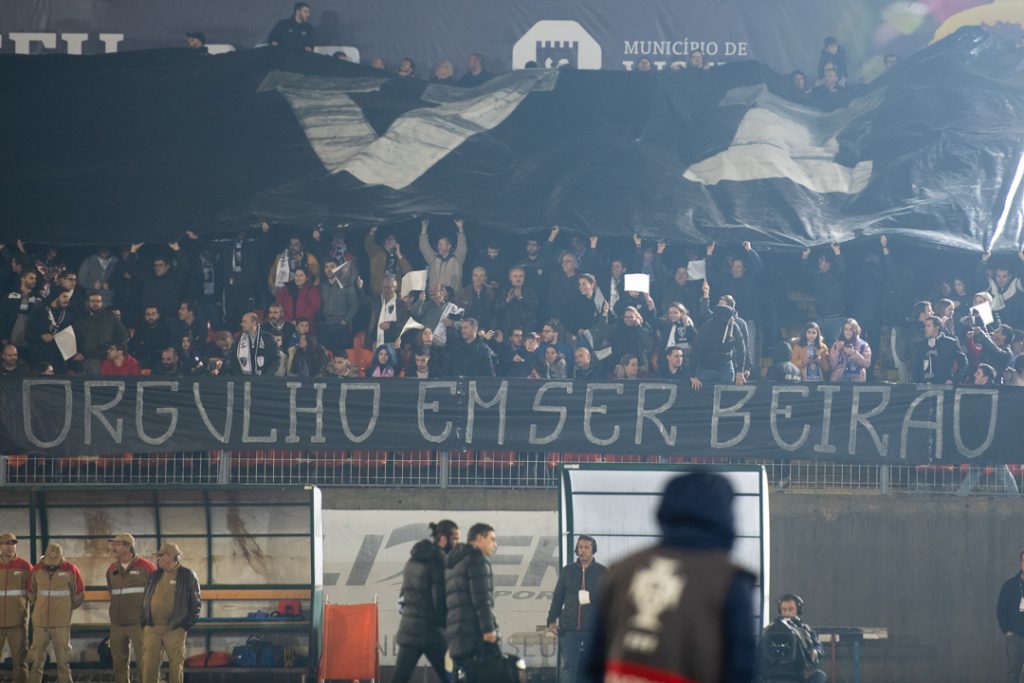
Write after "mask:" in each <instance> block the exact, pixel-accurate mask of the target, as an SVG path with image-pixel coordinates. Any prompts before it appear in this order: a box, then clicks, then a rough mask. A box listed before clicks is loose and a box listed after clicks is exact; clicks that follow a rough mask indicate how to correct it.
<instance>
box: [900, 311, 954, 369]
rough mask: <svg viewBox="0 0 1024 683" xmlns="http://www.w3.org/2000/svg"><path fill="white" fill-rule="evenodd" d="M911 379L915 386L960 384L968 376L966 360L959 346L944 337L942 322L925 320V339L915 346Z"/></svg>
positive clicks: (931, 318)
mask: <svg viewBox="0 0 1024 683" xmlns="http://www.w3.org/2000/svg"><path fill="white" fill-rule="evenodd" d="M910 357H911V364H910V377H911V381H913V382H914V383H915V384H960V383H961V382H963V379H964V376H965V375H966V374H967V356H966V355H965V354H964V351H963V349H962V348H961V347H960V342H959V340H957V339H954V338H953V337H947V336H946V335H944V334H943V333H942V319H941V318H939V317H938V316H936V315H933V316H929V317H927V318H925V321H924V339H919V340H917V341H916V342H914V346H913V350H912V351H911V355H910Z"/></svg>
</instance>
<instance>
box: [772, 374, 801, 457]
mask: <svg viewBox="0 0 1024 683" xmlns="http://www.w3.org/2000/svg"><path fill="white" fill-rule="evenodd" d="M810 393H811V390H810V389H809V388H808V387H804V386H797V387H787V386H775V387H772V407H771V410H770V412H769V416H768V420H769V423H770V425H771V430H772V438H773V439H774V440H775V444H776V445H777V446H778V447H779V448H781V449H782V450H784V451H789V452H793V451H797V450H800V449H801V448H803V445H804V444H805V443H807V438H808V437H809V436H810V435H811V426H810V425H809V424H805V425H804V426H803V429H801V430H800V438H799V439H797V440H796V441H793V442H789V441H786V440H785V439H783V438H782V435H781V434H779V417H780V416H781V417H784V418H786V419H787V420H790V419H792V417H793V406H791V405H788V404H787V405H786V406H785V407H783V408H779V396H781V395H782V394H796V395H797V396H799V397H800V398H807V396H808V395H809V394H810Z"/></svg>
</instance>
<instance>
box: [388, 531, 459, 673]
mask: <svg viewBox="0 0 1024 683" xmlns="http://www.w3.org/2000/svg"><path fill="white" fill-rule="evenodd" d="M430 536H431V537H430V538H424V539H423V540H422V541H420V542H419V543H417V544H416V545H414V546H413V547H412V552H410V553H409V561H408V562H406V563H405V569H404V571H403V572H402V600H401V602H402V620H401V622H399V625H398V635H397V636H395V640H396V641H397V642H398V659H397V661H396V662H395V674H394V676H392V677H391V683H407V682H408V681H409V680H410V679H412V675H413V671H414V670H415V668H416V664H417V663H418V662H419V661H420V657H421V656H423V655H426V657H427V661H429V662H430V665H431V666H432V667H434V671H435V672H437V675H438V676H439V677H440V679H441V680H442V681H446V680H448V673H447V672H446V671H445V667H444V653H445V650H446V649H447V647H448V646H447V644H446V643H445V639H444V627H445V618H446V616H447V613H448V607H447V604H446V600H447V598H446V595H445V576H444V572H445V560H447V559H448V557H447V556H448V555H449V554H450V553H451V551H452V550H453V549H454V548H455V546H457V545H458V543H459V527H458V526H457V525H456V524H455V522H453V521H452V520H450V519H442V520H441V521H440V522H437V523H434V522H431V523H430Z"/></svg>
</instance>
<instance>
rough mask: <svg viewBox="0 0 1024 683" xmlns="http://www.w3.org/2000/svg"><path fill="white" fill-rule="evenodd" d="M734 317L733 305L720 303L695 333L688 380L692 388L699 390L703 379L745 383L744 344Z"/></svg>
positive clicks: (716, 382)
mask: <svg viewBox="0 0 1024 683" xmlns="http://www.w3.org/2000/svg"><path fill="white" fill-rule="evenodd" d="M735 316H736V309H735V308H731V307H729V306H727V305H725V304H724V303H721V302H720V303H719V304H718V305H716V306H715V307H714V309H712V310H711V319H710V320H708V321H707V322H706V323H704V325H703V326H702V327H701V328H700V330H699V331H698V332H697V341H696V343H695V344H694V348H693V354H692V358H693V366H694V369H693V378H692V379H691V380H690V383H691V384H692V386H693V389H694V390H700V389H701V387H702V386H703V384H704V382H710V383H712V384H733V383H734V382H735V383H736V384H737V385H743V384H746V375H745V374H744V372H743V371H742V368H743V367H744V366H745V365H746V357H747V345H746V341H745V340H744V335H743V333H742V330H741V328H740V326H739V324H738V323H737V322H736V320H735Z"/></svg>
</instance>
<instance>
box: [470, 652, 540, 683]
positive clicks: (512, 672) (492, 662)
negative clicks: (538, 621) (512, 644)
mask: <svg viewBox="0 0 1024 683" xmlns="http://www.w3.org/2000/svg"><path fill="white" fill-rule="evenodd" d="M455 682H456V683H527V677H526V662H524V661H523V660H522V659H520V658H519V657H517V656H515V655H506V654H502V652H501V649H500V648H499V647H498V646H497V645H490V644H489V645H488V646H487V647H485V648H484V649H483V650H482V651H481V652H480V653H479V654H477V655H474V656H473V657H472V658H470V659H468V660H466V661H463V662H461V663H460V665H459V666H458V668H457V670H456V675H455Z"/></svg>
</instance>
